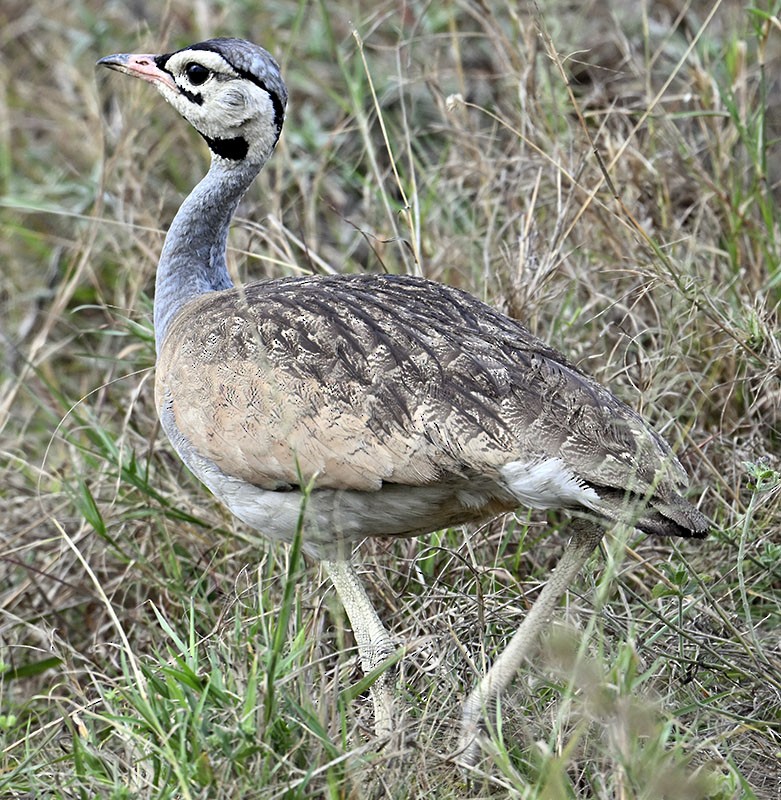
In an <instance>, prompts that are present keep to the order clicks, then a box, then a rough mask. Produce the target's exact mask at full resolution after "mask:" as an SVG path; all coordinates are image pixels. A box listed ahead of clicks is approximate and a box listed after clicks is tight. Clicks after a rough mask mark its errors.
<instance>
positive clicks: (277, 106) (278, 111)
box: [233, 67, 285, 137]
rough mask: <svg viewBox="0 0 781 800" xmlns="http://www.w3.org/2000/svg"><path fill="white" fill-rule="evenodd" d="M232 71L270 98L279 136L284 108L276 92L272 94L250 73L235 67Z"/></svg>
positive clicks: (283, 119) (283, 118)
mask: <svg viewBox="0 0 781 800" xmlns="http://www.w3.org/2000/svg"><path fill="white" fill-rule="evenodd" d="M233 69H235V70H236V72H238V73H239V75H241V77H242V78H246V79H247V80H248V81H252V83H254V84H255V86H258V87H260V88H261V89H263V91H264V92H265V93H266V94H267V95H268V96H269V97H270V98H271V105H272V106H274V127H275V128H276V129H277V137H279V134H280V132H281V131H282V123H283V122H284V121H285V107H284V106H283V105H282V101H281V100H280V99H279V95H278V94H277V93H276V92H272V91H271V89H269V88H268V86H266V84H265V83H263V81H262V80H261V79H260V78H258V77H257V75H253V74H252V73H251V72H245V71H244V70H243V69H236V67H233Z"/></svg>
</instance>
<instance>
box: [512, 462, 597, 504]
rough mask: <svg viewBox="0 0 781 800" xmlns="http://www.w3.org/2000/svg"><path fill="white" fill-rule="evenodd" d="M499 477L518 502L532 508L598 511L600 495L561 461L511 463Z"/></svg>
mask: <svg viewBox="0 0 781 800" xmlns="http://www.w3.org/2000/svg"><path fill="white" fill-rule="evenodd" d="M501 475H502V478H503V479H504V481H505V483H506V484H507V488H508V489H509V490H510V491H511V492H512V494H513V495H514V496H515V497H517V498H518V501H519V502H520V503H523V505H525V506H530V507H531V508H543V509H544V508H561V507H562V506H565V507H566V506H586V508H593V509H597V508H598V507H599V495H598V494H597V493H596V492H595V491H594V489H592V488H591V487H590V486H587V485H586V484H585V483H584V482H583V481H582V480H580V479H579V478H578V477H577V476H576V475H575V474H574V473H573V472H572V470H570V469H568V468H567V467H566V465H565V464H564V462H563V461H562V460H561V459H560V458H546V459H543V460H541V461H534V462H524V461H511V462H510V463H509V464H505V465H504V466H503V467H502V469H501Z"/></svg>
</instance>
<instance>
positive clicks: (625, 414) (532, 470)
mask: <svg viewBox="0 0 781 800" xmlns="http://www.w3.org/2000/svg"><path fill="white" fill-rule="evenodd" d="M98 63H99V64H101V65H103V66H106V67H109V68H111V69H115V70H119V71H120V72H124V73H127V74H128V75H133V76H136V77H139V78H143V79H144V80H147V81H149V82H151V83H152V84H153V85H154V86H155V87H156V88H157V89H158V91H159V92H160V93H161V94H162V95H163V97H164V98H165V99H166V100H167V101H168V102H169V103H170V104H171V105H172V106H173V107H174V108H175V109H176V110H177V111H178V112H179V113H180V114H181V115H182V116H183V117H184V118H185V119H186V120H187V121H188V122H189V123H190V124H191V125H192V126H193V127H194V128H195V129H196V130H197V131H198V133H200V134H201V136H203V138H204V139H205V140H206V142H207V143H208V145H209V147H210V148H211V151H212V159H211V167H210V169H209V171H208V174H207V175H206V177H205V178H204V179H203V180H202V181H201V182H200V183H199V184H198V185H197V186H196V187H195V189H194V190H193V191H192V193H191V194H190V195H189V196H188V197H187V199H186V200H185V201H184V202H183V203H182V206H181V208H180V209H179V212H178V213H177V214H176V217H175V218H174V220H173V222H172V224H171V227H170V229H169V231H168V235H167V236H166V240H165V245H164V247H163V252H162V255H161V256H160V263H159V266H158V270H157V284H156V289H155V305H154V324H155V338H156V343H157V367H156V370H157V372H156V404H157V410H158V413H159V415H160V420H161V422H162V426H163V428H164V430H165V432H166V433H167V435H168V438H169V439H170V441H171V444H172V445H173V447H174V449H175V450H176V451H177V453H178V454H179V456H180V457H181V458H182V460H183V461H184V463H185V464H186V465H187V466H188V467H189V468H190V469H191V470H192V472H193V473H194V474H195V475H197V476H198V478H200V480H201V481H203V483H204V484H206V486H207V487H208V488H209V489H210V490H211V491H212V492H213V493H214V494H215V495H216V496H217V497H218V498H219V499H220V500H221V501H222V502H223V503H225V505H226V506H227V507H228V508H229V509H230V510H231V511H232V512H233V513H234V514H235V515H236V516H237V517H238V518H239V519H240V520H242V521H243V522H245V523H246V524H247V525H250V526H251V527H253V528H255V529H257V530H258V531H259V532H260V533H262V534H263V535H265V536H267V537H270V538H272V539H278V540H281V541H283V542H290V541H291V540H292V538H293V536H294V534H295V531H296V526H297V523H298V519H299V514H300V512H301V508H302V499H303V498H304V491H303V490H304V488H306V491H307V493H308V496H307V499H306V507H305V521H304V528H303V546H304V548H305V550H306V551H307V552H308V553H309V554H311V555H313V556H314V557H316V558H318V559H320V560H322V561H323V563H324V565H325V567H326V569H327V571H328V573H329V574H330V576H331V578H332V580H333V583H334V585H335V586H336V589H337V591H338V593H339V596H340V598H341V600H342V602H343V604H344V606H345V610H346V611H347V615H348V617H349V619H350V622H351V624H352V626H353V630H354V633H355V638H356V640H357V643H358V649H359V655H360V658H361V663H362V666H363V669H364V670H365V671H367V672H368V671H369V670H371V669H373V668H375V667H376V666H377V665H378V664H380V663H382V662H383V661H384V660H385V659H386V658H387V657H388V656H389V655H390V654H392V652H393V649H394V648H393V645H392V644H391V638H390V636H389V634H388V632H387V631H386V629H385V627H384V626H383V624H382V622H381V621H380V619H379V617H378V616H377V614H376V612H375V610H374V608H373V607H372V605H371V603H370V601H369V599H368V597H367V595H366V593H365V591H364V589H363V587H362V585H361V583H360V581H359V580H358V577H357V575H356V573H355V572H354V571H353V568H352V567H351V565H350V562H349V557H350V553H351V548H352V545H353V544H354V543H355V542H356V541H357V540H359V539H361V538H363V537H366V536H412V535H415V534H422V533H426V532H429V531H432V530H436V529H439V528H443V527H445V526H451V525H456V524H458V523H462V522H471V521H475V520H482V519H486V518H489V517H491V516H493V515H496V514H499V513H501V512H506V511H510V510H512V509H514V508H516V507H518V506H519V505H525V506H531V507H533V508H540V509H546V508H564V509H571V510H573V512H575V516H576V518H577V519H576V521H575V522H574V523H573V526H572V531H573V532H572V539H571V541H570V543H569V545H568V546H567V548H566V550H565V552H564V554H563V556H562V558H561V560H560V562H559V564H558V566H557V568H556V570H555V571H554V573H553V575H552V576H551V578H550V580H549V581H548V583H547V584H546V586H545V588H544V589H543V591H542V592H541V594H540V596H539V597H538V599H537V600H536V602H535V604H534V606H533V607H532V609H531V610H530V612H529V613H528V615H527V616H526V618H525V620H524V622H523V623H522V625H521V626H520V627H519V628H518V630H517V631H516V632H515V634H514V636H513V637H512V639H511V640H510V643H509V645H508V646H507V648H506V649H505V650H504V652H503V653H502V654H501V655H500V656H499V657H498V658H497V659H496V661H495V662H494V664H493V665H492V667H491V668H490V669H489V671H488V672H487V674H486V675H485V676H484V677H483V679H482V680H481V681H480V682H479V683H478V685H477V686H476V687H475V689H474V690H473V691H472V693H471V694H470V696H469V697H468V698H467V700H466V703H465V706H464V714H463V728H462V738H461V745H462V758H463V760H464V761H465V762H469V763H471V762H474V761H475V759H476V757H477V755H478V753H479V750H478V747H477V741H478V734H479V732H480V722H481V720H482V719H483V718H484V717H485V715H486V714H487V713H489V712H490V709H491V707H492V706H493V704H494V701H495V699H496V698H497V696H498V695H499V693H500V692H502V691H503V690H504V689H505V687H506V686H507V685H508V683H509V682H510V680H511V679H512V677H513V675H514V674H515V673H516V671H517V669H518V667H519V665H520V663H521V661H522V660H523V657H524V655H527V654H529V653H530V651H531V649H532V647H533V645H534V642H535V639H536V637H537V635H538V633H539V631H540V628H541V626H542V625H543V624H544V622H545V621H546V619H547V618H548V617H549V615H550V613H551V611H552V610H553V608H554V607H555V605H556V603H557V602H558V600H559V599H560V597H561V595H562V593H563V592H564V591H565V590H566V588H567V586H568V585H569V583H570V582H571V580H572V579H573V578H574V576H575V575H576V574H577V572H578V570H579V569H580V568H581V566H582V565H583V563H584V561H585V560H586V559H587V558H588V556H589V554H590V553H591V552H592V550H593V549H594V548H595V547H596V545H597V543H598V542H599V540H600V538H601V537H602V533H603V526H604V525H605V524H609V523H611V522H614V521H618V522H624V523H627V524H630V525H634V526H635V527H637V528H639V529H640V530H641V531H644V532H646V533H653V534H661V535H675V536H694V537H702V536H704V535H705V533H706V530H707V521H706V519H705V517H704V516H703V515H702V514H701V513H700V512H699V511H697V510H696V509H695V508H694V507H693V506H691V505H690V504H689V503H688V502H687V501H686V500H684V499H683V497H682V496H681V491H682V489H683V488H684V487H685V485H686V475H685V473H684V471H683V469H682V467H681V466H680V464H679V463H678V461H677V460H676V458H675V457H674V455H673V454H672V452H671V450H670V447H669V446H668V445H667V444H666V442H665V441H664V440H663V439H661V437H660V436H658V435H657V434H656V433H655V432H654V431H653V430H652V429H651V428H650V427H649V426H648V425H647V424H646V423H645V422H644V421H643V419H642V418H641V417H640V416H639V415H638V414H637V413H635V412H634V411H633V410H632V409H630V408H629V407H628V406H626V405H625V404H624V403H622V402H621V401H620V400H618V399H617V398H616V397H614V396H613V395H612V394H611V393H610V392H609V391H608V390H607V389H605V388H603V387H602V386H600V385H599V384H598V383H596V382H595V381H593V380H592V379H591V378H589V377H588V376H587V375H585V374H584V373H583V372H581V370H579V369H578V368H577V367H575V366H573V365H572V364H571V363H569V362H568V361H567V360H566V359H565V358H564V357H563V356H562V355H561V354H560V353H558V352H557V351H556V350H554V349H552V348H551V347H549V346H548V345H546V344H544V343H543V342H542V341H540V340H539V339H537V338H536V337H534V336H532V334H531V333H529V331H528V330H527V329H526V328H524V327H523V326H522V325H521V324H519V323H518V322H516V321H514V320H512V319H509V318H508V317H506V316H503V315H502V314H500V313H498V312H497V311H495V310H493V309H492V308H490V307H489V306H487V305H485V304H483V303H481V302H479V301H478V300H476V299H475V298H474V297H472V296H471V295H469V294H466V293H464V292H462V291H459V290H457V289H454V288H451V287H448V286H444V285H442V284H439V283H434V282H432V281H428V280H424V279H422V278H418V277H412V276H407V275H339V276H326V277H322V276H309V277H299V278H281V279H277V280H268V281H262V282H258V283H250V284H247V285H244V286H234V285H233V284H232V281H231V279H230V277H229V276H228V272H227V269H226V262H225V250H226V240H227V236H228V228H229V226H230V222H231V218H232V216H233V213H234V211H235V210H236V207H237V205H238V203H239V200H240V199H241V197H242V195H243V194H244V192H245V191H246V190H247V188H248V187H249V185H250V184H251V183H252V181H253V179H254V178H255V176H256V175H257V174H258V172H259V171H260V169H261V168H262V167H263V165H264V164H265V162H266V160H267V159H268V158H269V156H270V155H271V153H272V151H273V150H274V146H275V145H276V143H277V140H278V138H279V134H280V131H281V129H282V122H283V119H284V114H285V106H286V103H287V90H286V89H285V84H284V83H283V81H282V78H281V76H280V73H279V68H278V66H277V63H276V62H275V61H274V59H273V58H272V57H271V56H270V55H269V54H268V53H267V52H266V51H265V50H263V49H262V48H261V47H258V46H257V45H254V44H251V43H250V42H247V41H243V40H240V39H210V40H209V41H205V42H200V43H198V44H194V45H191V46H189V47H186V48H184V49H182V50H178V51H177V52H174V53H170V54H165V55H138V54H120V55H112V56H107V57H106V58H103V59H101V60H100V61H99V62H98ZM372 700H373V703H374V712H375V725H376V728H377V732H378V733H380V734H387V733H388V732H390V731H391V730H392V727H393V717H394V711H393V702H392V692H391V688H390V686H389V682H388V679H387V677H386V676H383V677H381V678H380V679H379V680H378V681H377V682H376V683H375V684H374V686H373V688H372Z"/></svg>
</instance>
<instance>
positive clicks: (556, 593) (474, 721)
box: [458, 520, 603, 766]
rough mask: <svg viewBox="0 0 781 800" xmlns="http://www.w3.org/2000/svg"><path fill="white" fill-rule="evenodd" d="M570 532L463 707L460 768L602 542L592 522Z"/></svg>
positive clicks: (473, 754) (470, 760)
mask: <svg viewBox="0 0 781 800" xmlns="http://www.w3.org/2000/svg"><path fill="white" fill-rule="evenodd" d="M573 528H574V530H573V534H572V538H571V539H570V541H569V544H568V545H567V548H566V549H565V551H564V553H563V554H562V556H561V559H560V560H559V563H558V564H557V565H556V569H555V570H554V571H553V574H552V575H551V576H550V578H549V579H548V582H547V583H546V584H545V586H544V587H543V589H542V591H541V592H540V594H539V597H538V598H537V600H535V602H534V604H533V605H532V607H531V608H530V609H529V612H528V614H527V615H526V618H525V619H524V620H523V622H522V623H521V625H520V627H519V628H518V630H516V632H515V633H514V634H513V637H512V639H510V642H509V644H508V645H507V647H506V648H505V649H504V650H503V651H502V653H501V654H500V655H499V657H498V658H497V659H496V661H494V663H493V664H492V666H491V668H490V669H489V670H488V672H487V673H486V674H485V676H484V677H483V678H482V680H481V681H480V682H479V683H478V684H477V686H476V687H475V688H474V689H473V690H472V692H471V693H470V695H469V697H468V698H467V700H466V702H465V703H464V712H463V717H462V720H461V739H460V742H459V748H458V758H459V761H461V763H462V764H465V765H467V766H474V765H475V764H476V763H477V759H478V757H479V755H480V745H479V736H480V733H481V727H482V725H483V721H484V720H485V719H486V718H487V717H488V715H489V714H491V713H493V712H494V711H495V707H496V700H497V698H498V697H499V695H500V694H501V693H502V692H503V691H504V690H505V689H506V688H507V686H508V685H509V684H510V681H512V679H513V677H514V676H515V674H516V673H517V672H518V669H519V668H520V666H521V663H522V662H523V660H524V658H528V657H529V656H530V655H531V654H532V650H533V648H534V646H535V645H536V643H537V638H538V636H539V634H540V632H541V629H542V627H543V626H544V625H545V623H546V622H547V621H548V619H549V618H550V616H551V614H552V613H553V610H554V608H555V607H556V605H557V604H558V602H559V600H560V599H561V596H562V595H563V594H564V592H565V591H566V590H567V588H568V587H569V585H570V583H571V582H572V581H573V580H574V578H575V577H576V575H577V574H578V573H579V572H580V569H581V567H582V566H583V564H585V562H586V560H587V559H588V557H589V556H590V555H591V553H592V552H593V551H594V548H595V547H596V546H597V545H598V544H599V541H600V540H601V539H602V535H603V530H602V528H601V527H600V526H599V525H598V524H597V523H595V522H591V521H589V520H575V521H574V523H573Z"/></svg>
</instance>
